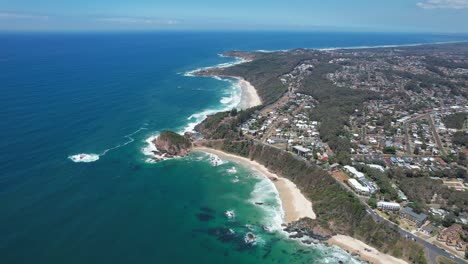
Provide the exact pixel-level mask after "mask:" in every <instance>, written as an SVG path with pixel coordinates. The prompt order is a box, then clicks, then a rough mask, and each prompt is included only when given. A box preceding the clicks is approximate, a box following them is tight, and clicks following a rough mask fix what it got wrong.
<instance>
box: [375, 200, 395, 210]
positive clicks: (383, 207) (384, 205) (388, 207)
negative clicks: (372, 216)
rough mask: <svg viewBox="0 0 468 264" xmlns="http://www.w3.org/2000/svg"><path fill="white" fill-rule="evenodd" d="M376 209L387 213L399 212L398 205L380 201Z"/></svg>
mask: <svg viewBox="0 0 468 264" xmlns="http://www.w3.org/2000/svg"><path fill="white" fill-rule="evenodd" d="M377 208H379V209H381V210H388V211H400V204H399V203H391V202H384V201H380V202H378V203H377Z"/></svg>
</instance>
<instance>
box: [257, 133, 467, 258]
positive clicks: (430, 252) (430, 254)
mask: <svg viewBox="0 0 468 264" xmlns="http://www.w3.org/2000/svg"><path fill="white" fill-rule="evenodd" d="M254 141H255V142H256V143H258V144H261V145H264V146H269V147H274V146H272V145H269V144H265V143H263V142H261V141H259V140H254ZM283 151H284V150H283ZM291 154H293V156H294V157H296V159H300V160H303V161H306V162H308V161H307V160H305V159H304V158H302V157H299V156H297V155H296V154H294V153H291ZM332 178H333V179H335V177H332ZM335 181H336V182H337V183H338V184H339V185H340V187H341V188H342V189H344V190H346V191H347V192H350V193H352V194H353V195H354V196H355V197H357V198H358V200H359V202H360V203H361V204H362V205H364V206H365V207H366V211H367V213H368V214H370V215H371V217H372V219H374V221H376V222H378V223H386V224H387V225H389V226H391V227H393V228H396V229H397V230H398V232H399V233H400V234H402V235H403V236H405V237H407V238H408V239H412V240H413V241H415V242H417V243H419V244H420V245H422V246H423V247H424V248H425V251H426V256H427V258H428V261H429V263H433V264H436V263H437V261H436V258H437V256H444V257H447V258H450V259H451V260H453V261H455V262H456V263H459V264H466V263H468V262H466V261H465V260H463V259H461V258H459V257H457V256H455V255H452V254H450V253H448V252H447V251H445V250H443V249H441V248H439V247H437V246H435V245H433V244H431V243H429V242H427V241H426V240H424V239H422V238H420V237H418V236H416V235H413V234H412V233H410V232H408V231H406V230H404V229H402V228H400V227H399V226H398V225H396V224H395V223H393V222H391V221H389V220H387V219H385V218H384V217H382V216H380V215H379V214H377V213H376V212H374V210H372V208H371V207H370V206H369V205H368V204H367V203H366V198H364V197H361V196H359V195H357V194H356V193H354V192H353V191H351V190H349V189H348V188H347V187H346V186H344V184H343V183H342V182H340V181H338V180H337V179H335Z"/></svg>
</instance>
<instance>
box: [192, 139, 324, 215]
mask: <svg viewBox="0 0 468 264" xmlns="http://www.w3.org/2000/svg"><path fill="white" fill-rule="evenodd" d="M193 151H199V152H205V153H211V154H215V155H217V156H219V157H221V158H225V159H227V160H229V161H232V162H235V163H238V164H240V165H242V166H245V167H247V168H249V169H252V170H254V171H256V172H259V173H260V174H262V175H264V176H265V177H266V178H268V179H269V180H270V181H271V182H272V183H273V184H274V185H275V188H276V190H277V191H278V194H279V198H280V200H281V207H282V209H283V212H284V218H283V219H282V220H283V223H285V224H288V223H291V222H293V221H296V220H299V219H300V218H304V217H309V218H312V219H316V215H315V213H314V211H313V209H312V203H311V202H310V201H309V200H308V199H307V198H306V197H305V196H304V195H303V194H302V193H301V191H300V190H299V188H297V186H296V185H295V184H294V183H293V182H292V181H290V180H288V179H286V178H283V177H279V176H278V175H276V174H274V173H272V172H270V171H269V170H268V169H267V168H266V167H264V166H263V165H261V164H260V163H258V162H256V161H251V160H249V159H247V158H244V157H240V156H236V155H233V154H229V153H226V152H224V151H221V150H217V149H212V148H207V147H194V148H193Z"/></svg>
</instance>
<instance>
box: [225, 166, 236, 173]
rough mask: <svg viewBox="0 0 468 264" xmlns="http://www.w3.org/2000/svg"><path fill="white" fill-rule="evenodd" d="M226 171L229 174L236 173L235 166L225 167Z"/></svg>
mask: <svg viewBox="0 0 468 264" xmlns="http://www.w3.org/2000/svg"><path fill="white" fill-rule="evenodd" d="M226 171H227V173H229V174H236V173H237V169H236V167H232V168H229V169H227V170H226Z"/></svg>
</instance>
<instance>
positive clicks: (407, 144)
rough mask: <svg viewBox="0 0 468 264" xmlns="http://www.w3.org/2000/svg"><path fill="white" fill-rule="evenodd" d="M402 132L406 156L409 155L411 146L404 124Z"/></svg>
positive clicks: (406, 127)
mask: <svg viewBox="0 0 468 264" xmlns="http://www.w3.org/2000/svg"><path fill="white" fill-rule="evenodd" d="M403 130H404V131H405V146H406V154H408V155H411V154H412V153H411V145H410V142H409V136H408V125H407V124H406V123H404V124H403Z"/></svg>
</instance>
